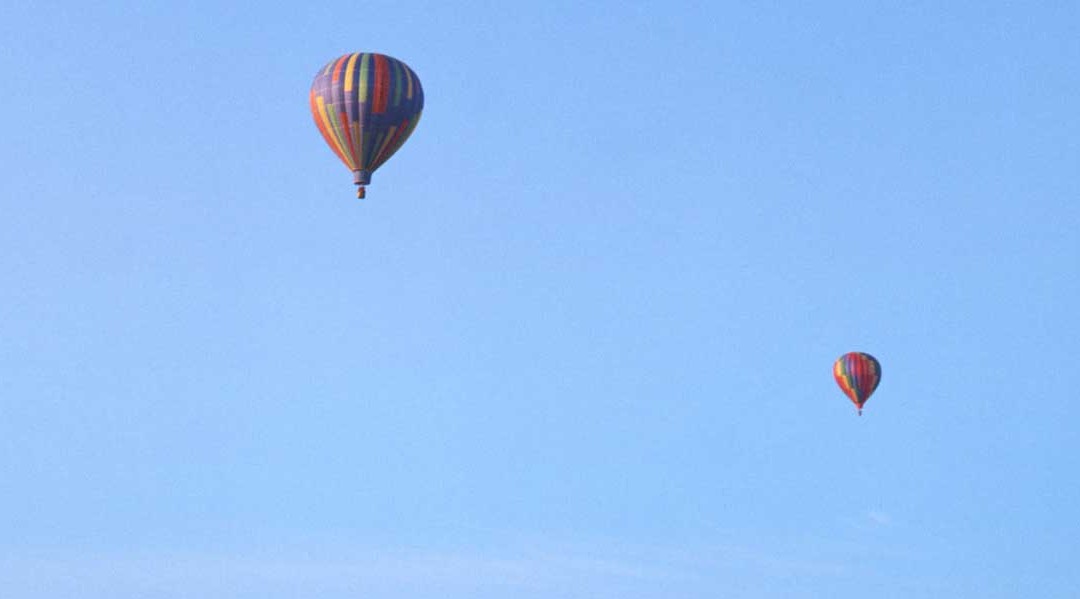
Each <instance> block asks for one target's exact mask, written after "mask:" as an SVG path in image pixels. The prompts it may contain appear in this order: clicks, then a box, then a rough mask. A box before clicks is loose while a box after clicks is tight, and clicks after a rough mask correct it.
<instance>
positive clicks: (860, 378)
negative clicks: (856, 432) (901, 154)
mask: <svg viewBox="0 0 1080 599" xmlns="http://www.w3.org/2000/svg"><path fill="white" fill-rule="evenodd" d="M833 377H835V378H836V384H837V385H840V390H841V391H843V392H844V394H845V395H847V396H848V398H850V399H851V401H852V403H854V404H855V408H856V409H858V410H859V416H862V409H863V405H865V404H866V400H868V399H870V394H872V393H873V392H874V389H877V386H878V383H880V382H881V364H880V363H879V362H878V361H877V360H876V359H875V358H874V356H871V355H870V354H864V353H862V352H851V353H847V354H844V355H842V356H840V358H839V359H837V360H836V363H835V364H833Z"/></svg>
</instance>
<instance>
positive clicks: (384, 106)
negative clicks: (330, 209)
mask: <svg viewBox="0 0 1080 599" xmlns="http://www.w3.org/2000/svg"><path fill="white" fill-rule="evenodd" d="M423 109H424V90H423V89H422V88H421V87H420V79H419V78H417V76H416V73H414V72H413V71H412V69H410V68H409V67H408V65H406V64H405V63H403V62H401V61H400V60H397V59H395V58H391V57H389V56H386V55H384V54H375V53H372V52H358V53H354V54H346V55H344V56H341V57H339V58H336V59H334V60H331V61H330V62H329V63H327V65H326V66H325V67H323V68H322V69H320V70H319V72H318V74H316V75H315V81H314V82H313V83H312V84H311V115H312V116H314V117H315V125H316V126H318V127H319V132H320V133H322V136H323V139H325V140H326V143H327V144H329V146H330V149H331V150H333V151H334V153H335V154H337V156H338V158H340V159H341V161H342V162H344V163H345V166H347V167H349V170H351V171H352V172H353V182H354V183H356V184H357V185H358V186H359V187H358V188H357V191H356V197H358V198H362V197H364V186H365V185H367V184H368V183H370V182H371V173H373V172H375V169H377V168H379V167H380V166H382V164H383V163H384V162H386V161H387V160H388V159H389V158H390V157H391V156H393V155H394V152H397V151H398V148H400V147H401V146H402V144H404V143H405V140H406V139H408V138H409V135H410V134H412V132H413V129H414V128H416V123H417V122H419V121H420V112H421V111H422V110H423Z"/></svg>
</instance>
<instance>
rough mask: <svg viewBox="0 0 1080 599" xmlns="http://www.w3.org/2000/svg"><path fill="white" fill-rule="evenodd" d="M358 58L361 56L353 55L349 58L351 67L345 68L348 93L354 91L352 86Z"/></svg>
mask: <svg viewBox="0 0 1080 599" xmlns="http://www.w3.org/2000/svg"><path fill="white" fill-rule="evenodd" d="M358 56H360V55H359V54H353V55H352V56H351V57H349V65H348V66H347V67H345V91H346V92H351V91H352V88H353V85H352V80H353V76H352V74H353V67H355V66H356V58H357V57H358Z"/></svg>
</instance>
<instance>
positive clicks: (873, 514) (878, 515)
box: [866, 510, 893, 526]
mask: <svg viewBox="0 0 1080 599" xmlns="http://www.w3.org/2000/svg"><path fill="white" fill-rule="evenodd" d="M866 518H867V519H868V520H870V522H872V523H874V524H876V525H878V526H892V523H893V519H892V516H890V515H889V514H887V513H885V512H883V511H881V510H868V511H867V512H866Z"/></svg>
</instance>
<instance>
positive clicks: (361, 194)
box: [356, 185, 367, 200]
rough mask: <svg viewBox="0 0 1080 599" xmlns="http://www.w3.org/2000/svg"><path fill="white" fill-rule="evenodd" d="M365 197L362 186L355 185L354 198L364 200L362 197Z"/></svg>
mask: <svg viewBox="0 0 1080 599" xmlns="http://www.w3.org/2000/svg"><path fill="white" fill-rule="evenodd" d="M366 195H367V194H366V193H365V192H364V186H363V185H357V186H356V197H357V198H359V199H361V200H362V199H364V197H365V196H366Z"/></svg>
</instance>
